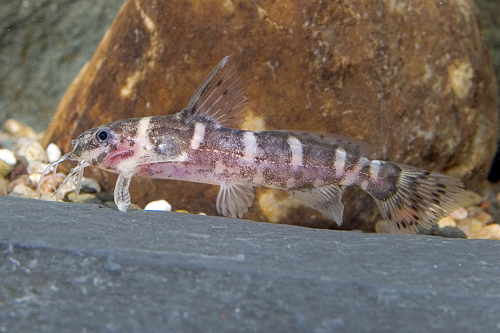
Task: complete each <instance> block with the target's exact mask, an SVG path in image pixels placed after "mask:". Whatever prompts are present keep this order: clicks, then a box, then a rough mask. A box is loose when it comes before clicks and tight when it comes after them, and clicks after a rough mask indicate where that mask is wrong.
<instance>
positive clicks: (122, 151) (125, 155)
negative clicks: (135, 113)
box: [69, 121, 142, 173]
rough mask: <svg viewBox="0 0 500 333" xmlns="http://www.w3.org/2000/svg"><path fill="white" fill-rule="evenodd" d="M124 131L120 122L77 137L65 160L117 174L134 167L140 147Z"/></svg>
mask: <svg viewBox="0 0 500 333" xmlns="http://www.w3.org/2000/svg"><path fill="white" fill-rule="evenodd" d="M126 128H128V127H127V126H126V124H124V121H116V122H112V123H108V124H105V125H102V126H99V127H94V128H92V129H90V130H88V131H86V132H84V133H82V134H80V135H79V136H78V137H77V138H76V139H75V140H73V141H72V142H71V153H70V158H69V159H71V160H76V161H79V162H82V161H85V162H86V163H87V164H88V165H93V166H96V167H98V168H100V169H103V170H108V171H112V172H118V173H119V172H123V169H124V168H125V169H126V168H128V165H130V166H129V167H135V164H134V162H136V161H135V160H136V159H137V157H138V155H139V154H140V151H141V150H142V145H141V144H140V142H138V140H137V139H136V137H135V135H134V133H130V132H129V131H126V130H124V129H126Z"/></svg>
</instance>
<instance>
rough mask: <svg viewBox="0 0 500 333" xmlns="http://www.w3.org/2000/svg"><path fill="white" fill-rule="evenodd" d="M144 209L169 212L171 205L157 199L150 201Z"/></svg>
mask: <svg viewBox="0 0 500 333" xmlns="http://www.w3.org/2000/svg"><path fill="white" fill-rule="evenodd" d="M144 210H160V211H163V212H170V211H171V210H172V206H170V204H169V203H168V202H166V201H165V200H157V201H151V202H150V203H148V204H147V205H146V207H144Z"/></svg>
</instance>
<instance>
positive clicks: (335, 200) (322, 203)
mask: <svg viewBox="0 0 500 333" xmlns="http://www.w3.org/2000/svg"><path fill="white" fill-rule="evenodd" d="M288 192H289V193H290V194H291V195H292V196H293V197H294V198H296V199H298V200H299V201H301V202H303V203H304V204H306V205H308V206H311V207H312V208H314V209H316V210H318V211H320V212H321V213H323V214H325V215H326V216H327V217H328V218H330V219H332V220H333V221H335V222H337V225H338V226H341V225H342V216H343V215H344V204H342V201H340V198H341V196H342V191H341V189H340V187H339V186H338V185H324V186H319V187H313V188H294V189H290V190H288Z"/></svg>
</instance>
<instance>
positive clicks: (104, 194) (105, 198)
mask: <svg viewBox="0 0 500 333" xmlns="http://www.w3.org/2000/svg"><path fill="white" fill-rule="evenodd" d="M95 196H96V197H98V198H99V199H101V200H102V201H103V202H104V203H106V201H114V200H115V198H114V196H113V193H109V192H97V193H96V194H95ZM115 208H116V206H115Z"/></svg>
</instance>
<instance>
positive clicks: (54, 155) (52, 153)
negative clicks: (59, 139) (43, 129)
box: [45, 143, 62, 163]
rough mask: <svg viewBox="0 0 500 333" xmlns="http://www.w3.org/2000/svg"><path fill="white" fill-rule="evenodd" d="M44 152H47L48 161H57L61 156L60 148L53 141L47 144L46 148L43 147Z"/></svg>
mask: <svg viewBox="0 0 500 333" xmlns="http://www.w3.org/2000/svg"><path fill="white" fill-rule="evenodd" d="M45 152H46V153H47V159H48V160H49V163H53V162H55V161H57V160H58V159H60V158H61V156H62V153H61V149H59V147H58V146H57V145H56V144H55V143H50V144H49V145H48V146H47V149H45Z"/></svg>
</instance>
